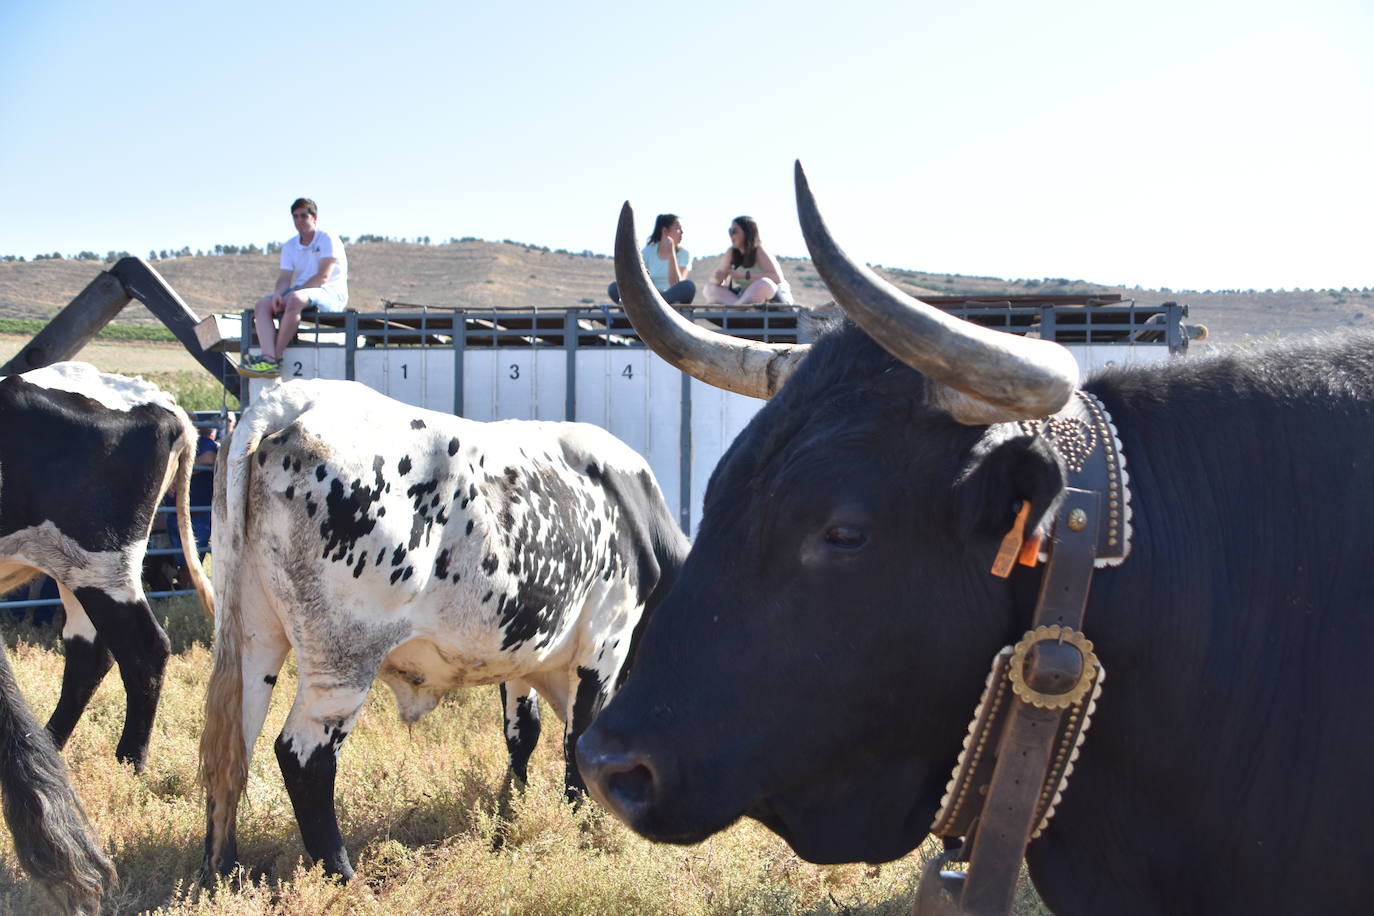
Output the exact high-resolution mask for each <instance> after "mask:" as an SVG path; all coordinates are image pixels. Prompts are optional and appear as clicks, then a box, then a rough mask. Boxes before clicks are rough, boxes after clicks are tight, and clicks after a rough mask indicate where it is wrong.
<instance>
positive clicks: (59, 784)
mask: <svg viewBox="0 0 1374 916" xmlns="http://www.w3.org/2000/svg"><path fill="white" fill-rule="evenodd" d="M0 788H3V791H4V810H5V822H6V823H7V824H8V825H9V829H10V833H11V834H12V835H13V836H14V846H15V852H16V854H17V855H18V858H19V864H20V865H22V866H23V867H24V870H25V871H26V872H28V873H29V876H30V877H31V878H33V880H34V881H35V882H37V884H38V885H39V886H40V887H42V888H43V889H44V890H45V891H46V892H47V893H48V894H49V895H50V896H51V897H52V898H53V902H54V903H55V904H56V906H57V908H58V909H59V910H60V911H61V912H64V913H98V912H99V911H100V900H101V898H102V897H103V896H104V894H105V889H106V888H107V887H109V886H111V885H113V884H114V883H115V882H116V880H117V879H116V875H115V869H114V865H112V864H111V863H110V860H109V859H108V858H106V857H105V853H104V852H102V851H101V849H100V843H99V842H98V841H97V840H96V838H95V835H94V834H93V832H92V831H91V825H90V822H89V821H87V820H86V812H85V811H84V810H82V807H81V802H80V800H79V799H78V798H77V797H76V793H75V792H73V791H72V787H71V783H70V781H69V780H68V778H67V767H66V765H65V764H64V763H63V762H62V757H61V755H60V754H58V753H57V748H56V746H54V745H53V742H52V737H51V736H50V735H49V734H48V732H47V729H45V728H43V726H42V725H40V724H38V721H37V720H36V719H34V717H33V713H31V712H30V711H29V707H28V704H27V703H25V702H24V697H23V695H22V694H20V692H19V685H18V684H17V683H16V682H15V679H14V670H13V669H12V668H11V667H10V662H9V657H8V655H7V654H6V653H5V649H4V645H3V644H0Z"/></svg>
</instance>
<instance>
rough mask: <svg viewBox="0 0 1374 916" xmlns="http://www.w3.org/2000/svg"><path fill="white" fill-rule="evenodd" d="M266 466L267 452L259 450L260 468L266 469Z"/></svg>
mask: <svg viewBox="0 0 1374 916" xmlns="http://www.w3.org/2000/svg"><path fill="white" fill-rule="evenodd" d="M266 464H267V452H266V450H264V449H259V450H258V467H264V466H265V465H266Z"/></svg>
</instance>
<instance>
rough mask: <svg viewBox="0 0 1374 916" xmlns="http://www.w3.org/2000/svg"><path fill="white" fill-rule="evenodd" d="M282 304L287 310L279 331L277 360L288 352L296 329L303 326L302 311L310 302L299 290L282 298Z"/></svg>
mask: <svg viewBox="0 0 1374 916" xmlns="http://www.w3.org/2000/svg"><path fill="white" fill-rule="evenodd" d="M282 302H283V303H285V305H286V308H285V309H283V310H282V313H281V327H280V328H279V329H278V330H277V353H276V356H275V357H274V358H275V359H281V355H282V354H283V353H285V352H286V348H287V346H288V345H289V344H290V343H291V341H292V340H293V339H294V338H295V336H296V329H297V328H299V327H300V326H301V309H303V308H305V307H306V306H307V305H309V304H310V300H309V299H308V298H307V297H306V296H305V295H304V294H303V293H301V292H300V291H299V290H297V291H296V292H294V293H287V294H286V295H285V296H282Z"/></svg>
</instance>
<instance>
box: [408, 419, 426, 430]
mask: <svg viewBox="0 0 1374 916" xmlns="http://www.w3.org/2000/svg"><path fill="white" fill-rule="evenodd" d="M410 428H411V429H424V428H425V421H424V420H411V421H410Z"/></svg>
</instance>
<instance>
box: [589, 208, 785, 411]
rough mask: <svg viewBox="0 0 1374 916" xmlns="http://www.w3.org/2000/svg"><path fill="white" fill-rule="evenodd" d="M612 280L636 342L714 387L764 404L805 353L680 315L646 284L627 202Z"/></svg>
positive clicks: (630, 211)
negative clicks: (701, 324) (704, 325)
mask: <svg viewBox="0 0 1374 916" xmlns="http://www.w3.org/2000/svg"><path fill="white" fill-rule="evenodd" d="M615 281H616V283H617V284H618V285H619V287H620V304H621V305H622V306H624V308H625V314H626V315H628V316H629V318H630V323H631V324H632V325H634V328H635V332H636V333H637V334H639V338H640V340H643V341H644V343H646V344H647V345H648V346H649V347H650V348H652V349H653V351H654V352H655V353H657V354H658V355H659V356H661V357H663V358H664V359H665V360H667V361H668V362H669V363H671V364H672V365H674V366H676V367H677V368H678V369H681V370H682V371H683V372H686V373H687V374H688V375H690V376H692V377H693V378H697V379H700V380H701V381H703V382H705V383H706V384H708V385H713V386H715V387H716V388H724V389H725V390H727V391H733V392H736V393H737V394H747V395H749V396H750V397H751V398H763V399H764V400H767V399H768V398H771V397H772V396H773V395H775V394H777V393H778V390H779V389H780V388H782V385H783V382H786V381H787V379H788V377H789V376H791V374H792V372H793V370H795V369H796V368H797V366H798V365H799V364H800V363H801V361H802V358H803V357H805V356H806V352H807V350H808V349H809V346H808V345H807V344H770V343H758V342H755V341H751V340H741V339H740V338H738V337H732V336H730V335H729V334H718V333H715V332H712V331H707V330H705V329H704V328H699V327H697V326H696V325H694V324H692V323H691V322H690V321H688V320H687V319H686V318H683V317H682V316H681V315H679V314H678V312H677V310H676V309H674V308H673V307H672V306H670V305H668V303H666V302H664V301H663V297H662V296H660V295H659V293H658V290H656V289H654V286H653V284H652V283H650V282H649V276H648V274H647V273H646V272H645V270H644V258H643V257H642V256H641V255H640V253H639V245H638V243H637V242H636V241H635V217H634V211H633V210H632V209H630V202H629V201H626V202H625V206H623V207H621V208H620V224H619V226H617V228H616V232H615Z"/></svg>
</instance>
